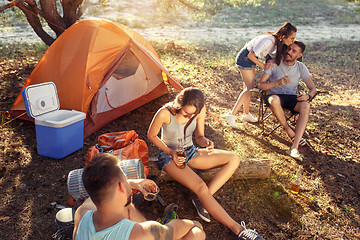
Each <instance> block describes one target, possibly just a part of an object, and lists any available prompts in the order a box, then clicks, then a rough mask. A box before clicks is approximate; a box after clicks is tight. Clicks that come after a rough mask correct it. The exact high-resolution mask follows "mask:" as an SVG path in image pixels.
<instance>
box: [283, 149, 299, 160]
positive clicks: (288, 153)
mask: <svg viewBox="0 0 360 240" xmlns="http://www.w3.org/2000/svg"><path fill="white" fill-rule="evenodd" d="M285 152H286V154H287V155H289V156H290V157H292V158H294V159H296V160H298V161H302V160H303V159H302V157H295V156H291V152H288V151H285Z"/></svg>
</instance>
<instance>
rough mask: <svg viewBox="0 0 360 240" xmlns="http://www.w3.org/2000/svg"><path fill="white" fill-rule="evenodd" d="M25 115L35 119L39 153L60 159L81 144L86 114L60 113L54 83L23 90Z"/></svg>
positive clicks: (36, 85) (68, 111) (41, 84)
mask: <svg viewBox="0 0 360 240" xmlns="http://www.w3.org/2000/svg"><path fill="white" fill-rule="evenodd" d="M22 96H23V100H24V103H25V108H26V112H27V114H28V115H29V116H30V117H32V118H35V130H36V142H37V151H38V154H39V155H41V156H45V157H50V158H55V159H61V158H64V157H66V156H67V155H69V154H71V153H73V152H75V151H76V150H79V149H80V148H82V147H83V145H84V119H85V118H86V114H85V113H83V112H79V111H75V110H72V111H70V110H59V109H60V103H59V98H58V95H57V91H56V85H55V84H54V83H53V82H47V83H40V84H35V85H31V86H28V87H26V88H25V89H24V90H23V91H22Z"/></svg>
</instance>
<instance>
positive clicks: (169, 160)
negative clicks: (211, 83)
mask: <svg viewBox="0 0 360 240" xmlns="http://www.w3.org/2000/svg"><path fill="white" fill-rule="evenodd" d="M205 114H206V110H205V97H204V95H203V93H202V92H201V91H200V90H199V89H197V88H192V87H190V88H185V89H183V90H182V91H181V92H180V93H179V94H178V95H177V96H176V98H175V100H174V101H172V102H169V103H167V104H166V105H165V106H163V107H162V108H160V109H159V110H158V112H157V113H156V114H155V116H154V118H153V120H152V122H151V124H150V127H149V130H148V138H149V140H150V141H151V142H152V143H154V144H155V146H157V147H158V148H160V152H159V158H158V164H159V167H160V168H161V169H163V170H165V171H166V172H167V174H169V175H170V176H171V177H172V178H173V179H175V180H176V181H178V182H179V183H181V184H182V185H184V186H185V187H187V188H189V189H190V190H191V191H192V192H194V193H195V194H196V196H197V198H195V199H192V203H193V205H194V206H195V208H196V210H197V212H198V214H199V216H200V217H201V218H202V219H203V220H204V221H207V222H210V215H211V216H213V217H214V218H215V219H217V220H218V221H219V222H221V223H222V224H224V225H225V226H227V227H228V228H230V229H231V231H233V232H234V233H235V234H236V235H238V236H239V239H248V238H247V237H246V235H249V234H250V235H252V236H256V237H257V238H256V239H262V238H261V237H259V236H258V235H257V234H256V233H255V232H254V231H252V230H249V229H245V226H244V224H242V225H240V224H239V223H237V222H236V221H235V220H234V219H232V218H231V217H230V216H229V214H228V213H227V212H226V211H225V210H224V209H223V208H222V207H221V205H220V204H219V203H218V202H217V201H216V200H215V198H214V197H213V194H214V193H215V192H216V191H217V190H218V189H219V188H220V187H222V186H223V185H224V184H225V182H226V181H227V180H228V179H229V178H230V177H231V176H232V174H233V173H234V172H235V170H236V169H237V168H238V166H239V163H240V158H239V156H238V155H236V154H234V153H232V152H229V151H224V150H218V149H214V143H213V142H212V141H210V140H209V139H208V138H206V137H205V136H204V121H205ZM160 130H161V138H159V137H158V133H159V132H160ZM193 132H195V140H196V143H197V144H198V145H199V146H200V147H203V148H201V149H197V148H196V147H195V146H194V144H193V141H192V135H193ZM179 139H181V140H183V142H184V144H183V145H184V151H185V153H186V157H180V156H179V155H178V154H177V153H176V152H177V151H176V150H177V147H178V140H179ZM185 161H186V164H187V165H186V166H185V167H184V168H181V165H182V164H183V163H184V162H185ZM216 167H219V170H218V171H217V172H216V174H215V175H214V177H213V179H212V180H211V182H210V183H209V185H208V186H207V185H206V183H205V182H204V181H203V180H202V179H201V178H200V177H199V176H198V175H197V174H196V173H195V172H194V171H193V170H192V168H196V169H201V170H207V169H211V168H216ZM203 206H204V207H203ZM209 214H210V215H209ZM254 234H256V235H254ZM254 239H255V238H254Z"/></svg>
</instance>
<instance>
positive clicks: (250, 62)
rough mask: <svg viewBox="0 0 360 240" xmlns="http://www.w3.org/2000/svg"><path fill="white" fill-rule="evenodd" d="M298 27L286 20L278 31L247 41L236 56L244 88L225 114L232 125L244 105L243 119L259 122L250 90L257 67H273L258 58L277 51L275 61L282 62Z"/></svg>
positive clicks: (234, 124)
mask: <svg viewBox="0 0 360 240" xmlns="http://www.w3.org/2000/svg"><path fill="white" fill-rule="evenodd" d="M296 31H297V29H296V27H295V26H294V25H292V24H291V23H289V22H286V23H285V24H284V25H283V26H282V27H281V28H279V30H277V32H276V33H274V34H272V33H266V34H262V35H259V36H257V37H255V38H254V39H252V40H251V41H250V42H248V43H246V44H245V46H244V47H243V48H242V49H241V50H240V52H239V53H238V55H237V57H236V65H237V66H238V68H239V69H240V74H241V77H242V79H243V81H244V89H243V91H242V92H241V93H240V95H239V98H238V100H237V101H236V104H235V106H234V108H233V109H232V111H231V112H229V113H227V114H226V115H225V119H226V122H227V123H228V124H229V125H230V126H231V127H236V114H237V113H238V111H239V110H240V107H241V106H242V105H244V113H243V114H242V121H246V122H257V119H256V118H255V117H254V116H253V115H252V114H251V113H250V112H249V105H250V96H251V93H250V90H251V89H253V88H254V87H255V67H256V65H258V66H260V67H261V68H263V69H265V68H271V64H270V63H269V64H265V63H263V62H261V61H259V59H258V58H265V56H266V55H267V54H271V53H273V52H274V51H276V55H275V63H276V64H277V65H279V64H280V61H281V59H282V57H283V56H284V55H285V54H286V50H287V48H288V46H290V45H291V44H292V43H293V42H294V41H295V37H296Z"/></svg>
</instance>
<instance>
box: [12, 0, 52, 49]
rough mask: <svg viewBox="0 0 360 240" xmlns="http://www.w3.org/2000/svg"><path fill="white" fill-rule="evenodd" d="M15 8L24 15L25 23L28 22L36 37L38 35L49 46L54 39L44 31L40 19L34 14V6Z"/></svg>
mask: <svg viewBox="0 0 360 240" xmlns="http://www.w3.org/2000/svg"><path fill="white" fill-rule="evenodd" d="M17 6H18V7H19V8H20V9H21V11H22V12H23V13H24V14H25V16H26V18H27V21H28V22H29V24H30V26H31V27H32V28H33V29H34V31H35V33H36V35H38V36H39V37H40V38H41V40H42V41H43V42H44V43H45V44H46V45H48V46H50V45H51V44H52V43H53V42H54V41H55V39H54V38H53V37H51V36H50V35H49V34H48V33H47V32H45V31H44V29H43V27H42V25H41V22H40V19H39V17H38V15H37V13H36V6H29V7H26V6H24V5H23V4H21V5H20V4H19V5H17Z"/></svg>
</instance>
